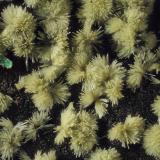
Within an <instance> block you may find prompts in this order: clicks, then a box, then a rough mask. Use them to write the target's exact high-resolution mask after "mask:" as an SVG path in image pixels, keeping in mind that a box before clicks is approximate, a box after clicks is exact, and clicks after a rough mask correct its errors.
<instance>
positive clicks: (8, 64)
mask: <svg viewBox="0 0 160 160" xmlns="http://www.w3.org/2000/svg"><path fill="white" fill-rule="evenodd" d="M0 65H1V66H2V67H4V68H7V69H10V68H12V66H13V63H12V61H11V60H10V59H8V58H6V57H5V56H4V55H2V54H0Z"/></svg>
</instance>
